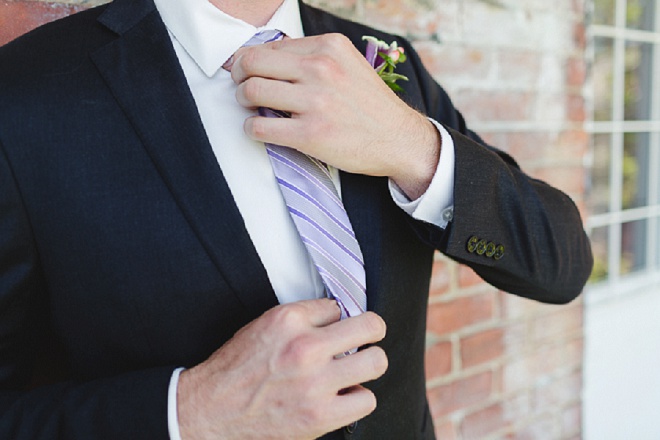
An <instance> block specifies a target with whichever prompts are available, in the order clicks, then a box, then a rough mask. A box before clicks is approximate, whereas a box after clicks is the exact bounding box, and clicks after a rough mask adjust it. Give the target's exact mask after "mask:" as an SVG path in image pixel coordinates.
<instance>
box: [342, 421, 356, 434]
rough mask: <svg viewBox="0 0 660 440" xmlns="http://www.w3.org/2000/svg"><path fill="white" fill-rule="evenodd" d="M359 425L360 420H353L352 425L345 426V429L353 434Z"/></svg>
mask: <svg viewBox="0 0 660 440" xmlns="http://www.w3.org/2000/svg"><path fill="white" fill-rule="evenodd" d="M357 426H358V422H353V423H351V424H350V425H347V426H345V427H344V430H345V431H346V432H347V433H349V434H353V433H354V432H355V430H356V429H357Z"/></svg>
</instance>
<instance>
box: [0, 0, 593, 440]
mask: <svg viewBox="0 0 660 440" xmlns="http://www.w3.org/2000/svg"><path fill="white" fill-rule="evenodd" d="M302 15H303V24H304V28H305V31H306V33H307V34H308V35H311V34H319V33H325V32H341V33H344V34H346V35H347V36H348V37H349V38H350V39H351V40H352V41H354V42H355V44H356V45H357V46H358V47H359V48H360V50H364V43H363V42H362V41H361V36H362V35H365V34H369V35H375V36H377V37H380V38H383V39H385V40H392V39H394V37H392V36H387V35H385V34H383V33H381V32H377V31H375V30H373V29H369V28H367V27H364V26H361V25H358V24H354V23H349V22H347V21H344V20H340V19H338V18H336V17H333V16H331V15H329V14H327V13H324V12H320V11H318V10H316V9H312V8H310V7H307V6H304V5H303V6H302ZM399 42H400V44H401V45H403V46H404V47H405V49H406V51H407V53H408V54H409V61H408V62H407V63H405V64H403V65H401V66H400V69H399V72H400V73H402V74H405V75H407V76H408V77H410V79H411V80H410V82H408V83H405V84H404V86H405V89H406V90H405V93H404V94H402V96H403V98H404V99H405V100H407V101H408V102H409V103H410V104H411V105H413V106H414V107H416V108H418V109H419V110H420V111H422V112H424V113H426V114H428V115H430V116H432V117H433V118H435V119H436V120H438V121H440V122H441V123H443V124H444V125H445V126H446V127H448V128H449V129H450V130H451V132H452V135H453V137H454V141H455V144H456V187H455V220H454V221H453V222H452V223H451V225H450V226H449V227H448V228H447V230H445V231H443V230H440V229H438V228H436V227H434V226H430V225H427V224H422V223H420V222H416V221H413V220H412V219H411V218H409V217H408V216H407V215H406V214H404V213H403V212H402V211H401V210H400V209H398V208H397V207H396V206H395V204H394V203H393V201H392V200H391V198H390V196H389V193H388V190H387V181H386V179H384V178H373V177H366V176H361V175H351V174H346V173H344V174H342V176H341V178H342V192H343V198H344V201H345V204H346V207H347V210H348V213H349V215H350V218H351V221H352V223H353V225H354V227H355V230H356V234H357V237H358V239H359V241H360V243H361V246H362V249H363V252H364V256H365V259H366V272H367V285H368V308H369V309H371V310H374V311H375V312H376V313H378V314H379V315H381V316H382V317H383V318H384V319H385V321H386V322H387V324H388V336H387V337H386V339H385V340H384V341H383V342H382V344H380V345H381V346H382V347H383V348H384V349H385V351H386V352H387V353H388V355H389V360H390V366H389V370H388V371H387V373H386V374H385V375H384V376H383V377H382V378H381V379H379V380H377V381H375V382H373V383H370V384H368V386H369V387H370V388H371V389H372V390H373V391H374V392H375V394H376V396H377V398H378V408H377V410H376V411H375V412H374V413H373V414H372V415H370V416H368V417H367V418H365V419H364V420H362V421H360V423H359V425H358V427H357V429H356V432H355V433H354V434H353V436H354V437H355V438H360V439H398V440H400V439H418V438H419V439H430V438H433V426H432V421H431V420H430V416H429V412H428V407H427V402H426V398H425V381H424V368H423V365H424V364H423V357H424V337H425V327H426V307H427V295H428V285H429V277H430V273H431V264H432V258H433V253H434V249H439V250H440V251H442V252H443V253H445V254H447V255H449V256H450V257H451V258H453V259H455V260H457V261H459V262H462V263H465V264H468V265H469V266H470V267H472V268H474V269H475V270H476V271H477V272H478V273H479V274H480V275H481V276H482V277H483V278H484V279H485V280H487V281H488V282H490V283H492V284H493V285H495V286H497V287H499V288H501V289H504V290H507V291H510V292H512V293H515V294H517V295H521V296H526V297H530V298H533V299H536V300H540V301H545V302H552V303H564V302H567V301H570V300H571V299H573V298H574V297H575V296H576V295H578V294H579V292H580V290H581V289H582V287H583V284H584V282H585V280H586V278H587V276H588V274H589V272H590V269H591V253H590V250H589V244H588V240H587V238H586V237H585V234H584V232H583V230H582V226H581V220H580V217H579V215H578V212H577V210H576V208H575V206H574V205H573V203H572V202H571V201H570V200H569V198H568V197H567V196H565V195H564V194H562V193H561V192H559V191H557V190H555V189H553V188H551V187H549V186H548V185H546V184H544V183H542V182H539V181H537V180H534V179H531V178H529V177H528V176H526V175H525V174H523V173H522V172H521V171H520V170H519V169H518V167H517V166H516V164H515V162H514V161H513V160H512V159H511V158H510V157H508V156H507V155H505V154H503V153H501V152H499V151H497V150H495V149H493V148H491V147H488V146H485V145H483V143H482V142H481V140H480V139H479V138H478V137H477V136H476V135H474V134H473V133H471V132H469V131H468V130H467V128H466V126H465V123H464V121H463V119H462V117H461V116H460V114H459V113H458V112H457V111H456V110H455V109H454V107H453V106H452V104H451V102H450V100H449V98H448V97H447V95H446V94H445V92H444V91H443V90H442V89H441V88H440V87H439V86H438V85H437V84H436V83H435V82H434V81H433V80H432V78H431V77H430V76H429V74H428V73H427V72H426V71H425V70H424V68H423V67H422V64H421V62H420V60H419V58H418V56H417V55H416V54H415V53H414V51H413V50H412V48H411V47H410V45H409V44H408V43H407V42H405V41H403V40H401V39H399ZM264 214H265V216H267V213H264ZM473 236H475V237H478V238H480V239H481V238H483V239H485V240H486V241H485V242H484V244H486V243H487V242H491V241H492V242H493V243H494V244H502V245H503V246H504V249H505V253H504V255H503V257H502V258H500V259H495V258H494V257H492V256H491V257H489V256H488V255H489V254H491V255H492V253H491V252H490V251H488V250H487V251H486V252H485V253H484V252H482V251H484V250H486V249H485V248H484V246H483V245H482V246H481V247H479V246H477V249H475V244H478V240H474V241H473V242H471V243H470V242H469V240H470V238H471V237H473ZM276 304H277V300H276V297H275V295H274V293H273V290H272V287H271V285H270V283H269V281H268V278H267V276H266V272H265V270H264V268H263V266H262V264H261V262H260V260H259V258H258V256H257V254H256V252H255V249H254V247H253V245H252V243H251V241H250V239H249V237H248V235H247V233H246V230H245V226H244V224H243V221H242V219H241V216H240V214H239V212H238V210H237V207H236V205H235V204H234V201H233V199H232V196H231V194H230V192H229V190H228V187H227V184H226V182H225V180H224V178H223V174H222V170H221V169H220V168H219V167H218V164H217V161H216V159H215V157H214V155H213V152H212V150H211V147H210V145H209V142H208V139H207V138H206V135H205V132H204V129H203V127H202V124H201V122H200V118H199V116H198V113H197V109H196V107H195V102H194V101H193V98H192V96H191V94H190V91H189V89H188V87H187V84H186V81H185V78H184V76H183V74H182V71H181V68H180V66H179V65H178V62H177V58H176V55H175V54H174V51H173V48H172V46H171V43H170V39H169V37H168V34H167V31H166V29H165V27H164V26H163V23H162V22H161V19H160V16H159V15H158V13H157V11H156V9H155V7H154V5H153V3H152V1H151V0H130V1H129V0H117V1H115V2H114V3H112V4H110V5H109V6H102V7H100V8H96V9H92V10H88V11H85V12H82V13H80V14H77V15H74V16H71V17H69V18H67V19H64V20H61V21H58V22H55V23H52V24H49V25H47V26H44V27H42V28H40V29H37V30H36V31H34V32H31V33H30V34H28V35H26V36H24V37H22V38H20V39H18V40H16V41H14V42H13V43H10V44H8V45H6V46H5V47H3V48H1V49H0V388H1V390H2V391H0V438H3V439H23V438H67V439H161V438H167V422H166V420H167V415H166V403H167V388H168V383H169V380H170V375H171V373H172V371H173V369H174V368H175V367H178V366H192V365H194V364H196V363H198V362H200V361H202V360H204V359H205V358H206V357H207V356H208V355H209V354H210V353H211V352H213V351H214V350H215V349H217V348H218V347H219V346H220V345H221V344H222V343H223V342H225V341H227V340H228V339H229V338H231V336H232V335H233V334H234V332H236V330H238V329H239V328H240V327H242V326H243V325H245V324H246V323H248V322H249V321H250V320H253V319H255V318H256V317H258V316H259V315H260V314H262V313H263V312H264V311H265V310H267V309H269V308H271V307H273V306H275V305H276ZM37 385H39V386H37ZM341 435H342V433H341V432H338V433H335V434H332V435H331V436H334V437H340V436H341ZM346 435H348V434H346Z"/></svg>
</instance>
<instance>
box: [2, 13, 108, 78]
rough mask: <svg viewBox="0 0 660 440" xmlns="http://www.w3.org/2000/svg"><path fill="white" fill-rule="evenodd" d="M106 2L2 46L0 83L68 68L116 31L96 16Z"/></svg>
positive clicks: (45, 25)
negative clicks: (105, 25) (107, 26)
mask: <svg viewBox="0 0 660 440" xmlns="http://www.w3.org/2000/svg"><path fill="white" fill-rule="evenodd" d="M106 6H107V5H102V6H99V7H96V8H92V9H87V10H84V11H82V12H78V13H75V14H72V15H70V16H68V17H64V18H61V19H59V20H55V21H53V22H50V23H47V24H44V25H42V26H39V27H38V28H36V29H34V30H32V31H30V32H28V33H26V34H24V35H22V36H20V37H18V38H16V39H15V40H13V41H11V42H9V43H7V44H6V45H4V46H2V47H0V78H1V79H2V81H0V82H5V83H6V82H8V81H10V80H11V78H16V77H18V78H20V77H24V76H25V75H28V76H29V74H30V72H41V73H44V72H48V71H52V70H58V69H63V68H67V65H70V64H71V63H72V62H75V61H76V60H80V58H81V57H83V56H86V54H88V53H89V52H90V51H91V50H93V48H94V47H98V45H99V44H100V41H107V40H108V38H110V37H111V36H112V35H113V33H112V32H111V31H110V30H108V29H107V28H105V27H104V26H103V25H102V24H100V23H99V22H98V21H97V19H98V17H99V15H100V14H101V13H102V12H103V11H104V10H105V8H106Z"/></svg>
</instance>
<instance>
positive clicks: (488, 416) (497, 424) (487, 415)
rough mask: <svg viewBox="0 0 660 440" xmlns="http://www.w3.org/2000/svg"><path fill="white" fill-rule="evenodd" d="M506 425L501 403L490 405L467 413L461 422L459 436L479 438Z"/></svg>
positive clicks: (468, 438) (465, 439)
mask: <svg viewBox="0 0 660 440" xmlns="http://www.w3.org/2000/svg"><path fill="white" fill-rule="evenodd" d="M504 426H506V422H505V420H504V413H503V411H502V405H501V404H499V403H498V404H495V405H491V406H489V407H487V408H484V409H482V410H479V411H476V412H473V413H472V414H469V415H467V416H466V417H465V418H464V419H463V422H462V423H461V438H462V439H464V440H470V439H480V438H483V437H485V436H487V435H488V434H492V433H493V432H495V431H498V430H499V429H501V428H504Z"/></svg>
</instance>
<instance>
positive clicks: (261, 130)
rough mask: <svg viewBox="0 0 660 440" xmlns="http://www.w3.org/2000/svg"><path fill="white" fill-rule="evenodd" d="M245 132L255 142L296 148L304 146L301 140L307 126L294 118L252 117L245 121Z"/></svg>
mask: <svg viewBox="0 0 660 440" xmlns="http://www.w3.org/2000/svg"><path fill="white" fill-rule="evenodd" d="M244 130H245V134H247V135H248V137H250V138H251V139H254V140H255V141H260V142H268V143H271V144H275V145H282V146H285V147H292V148H295V147H296V146H298V145H301V144H303V143H302V142H301V141H300V139H301V134H302V133H303V132H304V130H305V126H304V124H302V123H301V122H300V121H298V120H296V119H294V118H267V117H263V116H252V117H250V118H247V119H246V120H245V124H244Z"/></svg>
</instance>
